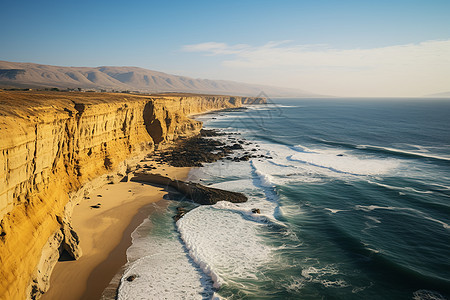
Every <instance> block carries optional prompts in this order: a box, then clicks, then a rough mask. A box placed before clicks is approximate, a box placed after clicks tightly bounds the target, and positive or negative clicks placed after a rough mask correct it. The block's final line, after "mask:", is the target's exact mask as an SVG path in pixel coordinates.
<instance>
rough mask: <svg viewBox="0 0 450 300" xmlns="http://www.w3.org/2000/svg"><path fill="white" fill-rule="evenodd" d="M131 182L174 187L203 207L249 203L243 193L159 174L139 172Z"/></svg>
mask: <svg viewBox="0 0 450 300" xmlns="http://www.w3.org/2000/svg"><path fill="white" fill-rule="evenodd" d="M131 180H132V181H141V182H142V181H144V182H149V183H154V184H159V185H163V186H167V187H169V186H170V187H173V188H175V189H176V190H177V191H178V192H180V193H182V194H183V195H185V196H186V197H187V198H189V199H191V200H192V201H193V202H195V203H198V204H202V205H212V204H216V203H217V202H218V201H228V202H232V203H242V202H246V201H247V196H245V195H244V194H242V193H237V192H230V191H226V190H221V189H216V188H210V187H206V186H204V185H201V184H199V183H192V182H184V181H181V180H172V179H170V178H168V177H165V176H162V175H159V174H149V173H143V172H139V173H136V174H135V176H134V177H133V178H132V179H131Z"/></svg>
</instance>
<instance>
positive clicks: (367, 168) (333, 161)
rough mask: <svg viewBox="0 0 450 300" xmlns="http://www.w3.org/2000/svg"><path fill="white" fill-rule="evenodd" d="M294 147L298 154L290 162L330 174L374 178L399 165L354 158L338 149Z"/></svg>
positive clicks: (370, 158)
mask: <svg viewBox="0 0 450 300" xmlns="http://www.w3.org/2000/svg"><path fill="white" fill-rule="evenodd" d="M296 147H297V148H298V149H300V152H297V153H295V154H293V155H291V156H290V159H291V160H294V161H298V162H301V163H304V164H307V165H310V166H312V167H316V168H322V169H325V170H326V171H331V172H332V173H338V174H339V173H341V174H350V175H372V176H374V175H382V174H387V173H389V172H390V171H392V170H393V169H395V168H397V167H398V165H399V162H398V161H397V160H394V159H379V158H374V157H369V156H365V157H364V156H355V155H353V154H351V153H349V152H346V151H342V150H339V149H308V148H306V147H300V146H296Z"/></svg>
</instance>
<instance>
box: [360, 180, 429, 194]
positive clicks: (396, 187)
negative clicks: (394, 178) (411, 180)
mask: <svg viewBox="0 0 450 300" xmlns="http://www.w3.org/2000/svg"><path fill="white" fill-rule="evenodd" d="M367 182H368V183H370V184H375V185H378V186H381V187H384V188H387V189H390V190H398V191H407V192H413V193H418V194H433V192H432V191H423V190H418V189H414V188H412V187H399V186H392V185H388V184H383V183H380V182H375V181H370V180H368V181H367Z"/></svg>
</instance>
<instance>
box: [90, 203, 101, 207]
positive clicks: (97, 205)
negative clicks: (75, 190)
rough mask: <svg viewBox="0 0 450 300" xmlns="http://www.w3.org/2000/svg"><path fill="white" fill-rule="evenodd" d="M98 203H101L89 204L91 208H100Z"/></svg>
mask: <svg viewBox="0 0 450 300" xmlns="http://www.w3.org/2000/svg"><path fill="white" fill-rule="evenodd" d="M100 205H101V204H100V203H99V204H96V205H91V207H92V208H100Z"/></svg>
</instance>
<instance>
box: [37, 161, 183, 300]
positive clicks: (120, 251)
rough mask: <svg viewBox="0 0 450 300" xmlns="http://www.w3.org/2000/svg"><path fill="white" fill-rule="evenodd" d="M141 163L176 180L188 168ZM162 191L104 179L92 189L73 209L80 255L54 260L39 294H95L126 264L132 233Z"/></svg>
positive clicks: (90, 296)
mask: <svg viewBox="0 0 450 300" xmlns="http://www.w3.org/2000/svg"><path fill="white" fill-rule="evenodd" d="M146 163H147V164H148V165H152V166H153V167H155V168H156V169H153V170H152V173H159V174H162V175H165V176H168V177H170V178H173V179H178V180H184V179H186V178H187V176H188V173H189V171H190V168H189V167H172V166H169V165H167V164H164V163H160V162H158V163H157V162H156V161H154V160H152V161H147V162H146ZM166 194H167V191H166V190H165V189H164V188H163V187H158V186H154V185H148V184H142V183H137V182H119V183H115V184H107V185H104V186H102V187H100V188H98V189H96V190H94V191H92V192H91V193H90V195H89V196H88V199H84V200H83V201H82V202H81V203H80V204H79V205H77V206H76V207H75V208H74V211H73V214H72V222H73V223H72V224H73V228H74V230H75V231H76V232H77V234H78V236H79V239H80V247H81V249H82V251H83V255H82V256H81V258H80V259H78V260H66V261H64V260H63V261H59V262H58V263H57V264H56V266H55V268H54V270H53V272H52V274H51V278H50V288H49V290H48V291H47V292H46V293H45V294H44V295H43V296H42V297H41V299H44V300H46V299H74V300H75V299H100V298H101V297H102V293H103V291H104V290H105V288H107V287H108V286H109V284H110V282H111V280H112V279H113V278H114V277H115V276H116V274H117V273H119V272H120V270H121V268H123V266H124V265H125V264H126V263H127V256H126V251H127V249H128V247H130V246H131V243H132V238H131V233H132V232H133V231H134V230H135V229H136V228H137V227H138V226H139V225H140V224H141V223H142V222H143V221H144V220H145V219H146V218H147V217H148V216H149V215H150V214H151V212H152V210H153V207H154V206H153V205H154V204H155V203H156V202H158V201H160V200H162V199H163V197H164V195H166ZM95 206H99V207H98V208H94V207H95Z"/></svg>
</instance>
